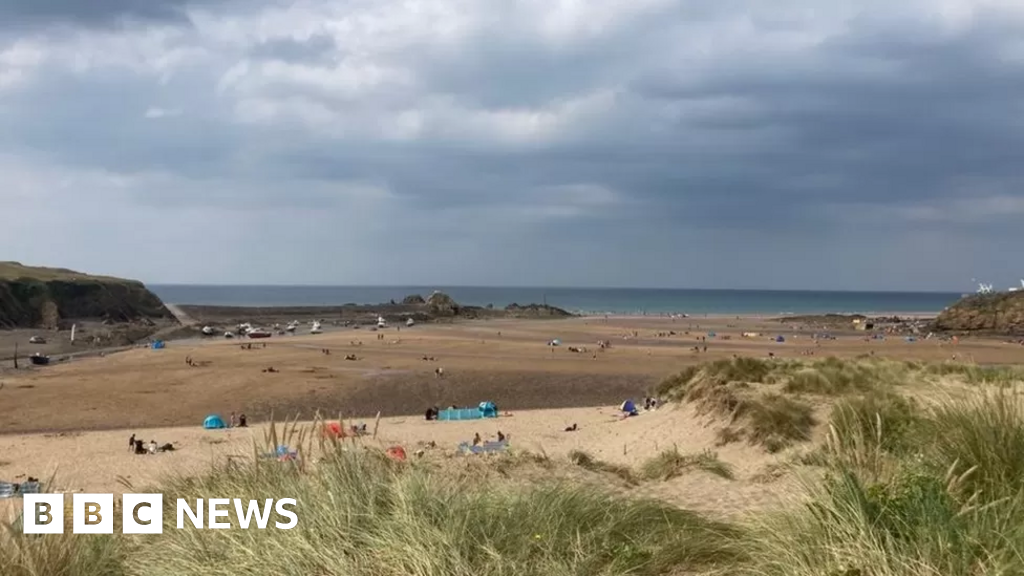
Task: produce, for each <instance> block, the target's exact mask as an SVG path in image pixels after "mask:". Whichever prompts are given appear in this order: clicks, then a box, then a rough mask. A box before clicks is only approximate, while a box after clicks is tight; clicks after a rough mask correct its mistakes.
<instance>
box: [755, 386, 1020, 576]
mask: <svg viewBox="0 0 1024 576" xmlns="http://www.w3.org/2000/svg"><path fill="white" fill-rule="evenodd" d="M871 402H873V404H868V403H863V404H859V405H849V406H845V407H841V408H840V407H837V409H836V410H835V411H834V412H833V420H832V423H831V426H830V433H829V436H830V440H829V442H828V445H827V448H826V450H825V452H824V454H825V456H824V457H825V466H826V470H827V475H826V477H825V479H824V480H823V481H821V482H814V483H810V484H809V493H810V496H811V501H810V503H808V504H805V505H803V506H799V507H796V508H793V509H790V510H788V511H786V512H783V513H780V514H776V515H772V516H768V517H762V518H761V519H759V520H758V521H757V522H756V523H755V526H754V528H753V530H752V533H751V537H750V538H748V539H745V540H744V542H745V543H746V544H747V546H748V548H747V550H748V552H749V554H750V558H751V561H750V564H748V566H747V567H746V569H745V570H744V571H745V572H749V573H754V574H765V575H775V574H778V575H782V574H786V575H796V576H802V575H807V576H810V575H812V574H815V575H820V574H828V575H837V576H838V575H842V576H852V575H858V576H866V575H869V574H870V575H883V576H890V575H891V576H911V575H913V576H917V575H920V574H934V575H936V576H938V575H943V576H947V575H948V576H974V575H978V574H1007V575H1009V574H1022V573H1024V475H1022V473H1024V471H1022V469H1021V468H1022V466H1024V463H1022V458H1021V453H1022V452H1021V450H1022V449H1024V445H1022V444H1021V441H1022V438H1024V399H1021V398H1020V397H1019V396H1015V395H1013V394H1012V393H1011V392H1007V391H1002V392H996V393H990V394H978V395H977V396H974V397H971V398H969V399H949V400H947V401H946V402H944V403H942V404H940V405H938V406H936V407H934V408H931V409H928V410H919V409H917V408H916V407H914V406H913V405H912V404H909V403H906V401H904V400H899V399H896V397H893V396H886V397H880V398H875V399H873V400H871ZM871 406H874V407H875V408H876V410H875V411H874V413H872V412H871ZM888 430H892V431H893V432H894V433H895V434H897V435H901V436H902V439H903V440H899V441H888V440H886V436H885V435H886V434H887V431H888ZM911 437H912V438H913V439H914V442H913V445H908V444H907V443H906V442H905V440H906V439H907V438H911Z"/></svg>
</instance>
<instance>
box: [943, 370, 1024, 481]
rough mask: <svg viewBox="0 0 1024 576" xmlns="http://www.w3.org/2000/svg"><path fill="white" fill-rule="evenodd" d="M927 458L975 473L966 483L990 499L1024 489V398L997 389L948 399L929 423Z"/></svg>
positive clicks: (1011, 392) (1009, 391)
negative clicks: (987, 495) (954, 464)
mask: <svg viewBox="0 0 1024 576" xmlns="http://www.w3.org/2000/svg"><path fill="white" fill-rule="evenodd" d="M925 434H926V435H927V437H928V438H929V442H928V445H927V448H928V450H927V452H926V454H927V456H928V457H930V458H931V459H932V460H935V461H937V462H940V463H948V464H952V463H954V462H955V463H956V464H957V469H958V470H960V471H964V470H968V469H975V470H976V473H975V474H973V475H972V476H971V477H970V478H969V479H968V483H969V484H970V485H971V486H972V487H974V488H976V489H977V490H981V491H983V492H985V493H987V494H989V495H996V494H998V495H1006V494H1011V495H1014V494H1019V493H1021V492H1022V491H1024V396H1022V395H1020V394H1019V393H1015V392H1014V391H1011V390H995V391H989V392H984V393H978V394H974V395H971V396H969V397H967V398H963V399H958V400H948V401H946V402H944V403H942V404H940V405H938V406H936V407H935V408H933V409H932V411H931V414H930V418H929V419H928V420H927V421H926V423H925Z"/></svg>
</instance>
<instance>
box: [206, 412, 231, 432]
mask: <svg viewBox="0 0 1024 576" xmlns="http://www.w3.org/2000/svg"><path fill="white" fill-rule="evenodd" d="M203 428H206V429H207V430H217V429H219V428H227V426H226V425H225V424H224V419H223V418H221V417H220V415H218V414H210V415H209V416H207V417H206V420H203Z"/></svg>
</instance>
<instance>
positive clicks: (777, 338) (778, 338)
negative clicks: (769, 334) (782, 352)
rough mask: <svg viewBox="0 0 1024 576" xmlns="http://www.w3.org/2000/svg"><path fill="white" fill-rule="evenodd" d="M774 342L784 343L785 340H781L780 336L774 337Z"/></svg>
mask: <svg viewBox="0 0 1024 576" xmlns="http://www.w3.org/2000/svg"><path fill="white" fill-rule="evenodd" d="M775 341H776V342H785V341H786V339H785V338H783V337H782V336H776V337H775Z"/></svg>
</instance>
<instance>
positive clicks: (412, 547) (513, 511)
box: [135, 452, 738, 576]
mask: <svg viewBox="0 0 1024 576" xmlns="http://www.w3.org/2000/svg"><path fill="white" fill-rule="evenodd" d="M275 464H276V463H275ZM171 492H172V493H173V494H174V496H175V497H178V496H181V497H186V498H194V497H201V496H202V495H204V494H214V493H217V494H233V495H236V496H237V497H241V498H265V497H269V496H270V495H272V494H289V495H291V496H292V497H295V498H297V500H298V501H299V502H300V503H301V509H300V513H301V515H300V520H301V526H300V527H299V528H297V529H295V530H292V531H289V532H286V533H281V532H272V531H252V530H249V531H243V530H223V531H208V530H203V531H200V530H173V531H169V532H165V534H164V536H163V543H162V546H160V547H159V548H156V547H151V548H148V549H147V550H146V551H143V552H141V553H140V555H139V557H138V564H137V566H135V569H136V570H138V571H139V572H140V573H144V574H147V575H153V576H161V575H167V576H170V575H178V574H186V573H187V574H206V575H212V576H217V575H221V574H223V575H225V576H227V575H229V574H230V575H234V574H240V573H241V574H250V575H261V574H266V575H268V576H270V575H274V576H277V575H292V574H294V575H296V576H298V575H305V574H322V575H339V576H340V575H353V576H358V575H360V574H365V575H373V576H376V575H380V574H395V575H397V574H421V575H435V574H436V575H450V574H451V575H466V576H469V575H490V574H538V575H540V574H544V575H547V574H579V575H581V576H582V575H584V574H627V573H629V574H658V573H662V572H664V571H665V570H667V569H668V568H671V567H677V566H678V567H684V568H686V569H689V570H702V569H707V568H712V567H714V566H716V565H720V564H727V563H730V562H735V561H736V560H737V559H738V556H737V554H738V552H737V551H736V549H735V545H734V540H735V535H736V533H735V531H734V530H732V529H730V528H729V527H727V526H725V525H723V524H717V523H714V522H710V521H707V520H704V519H702V518H700V517H698V516H697V515H695V514H692V513H689V512H685V511H682V510H678V509H673V508H671V507H668V506H665V505H663V504H660V503H656V502H652V501H645V500H631V499H622V498H615V497H613V496H610V495H607V494H604V493H601V492H600V491H595V490H594V489H593V488H584V487H578V486H570V485H568V484H558V483H550V484H549V483H542V484H539V485H535V486H531V487H516V486H509V485H501V484H494V483H479V482H475V481H472V480H470V479H464V478H462V479H460V478H454V477H452V476H451V475H446V474H440V473H436V472H432V471H431V470H430V469H429V468H425V467H419V466H410V465H405V464H399V463H394V462H391V461H389V460H387V459H385V458H382V457H380V456H378V455H376V454H373V453H362V452H338V453H336V454H334V455H332V456H331V457H330V458H328V459H327V460H325V461H323V462H321V463H319V464H318V465H317V466H316V467H315V469H314V470H312V471H310V472H307V473H299V472H298V471H295V470H283V469H281V468H280V467H275V466H274V465H270V466H264V465H259V466H255V467H252V468H248V469H245V470H242V471H238V470H235V471H227V470H222V471H218V472H215V473H213V474H211V475H209V476H207V477H206V478H204V479H203V480H202V481H201V482H198V483H191V484H188V485H182V486H173V487H171Z"/></svg>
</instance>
